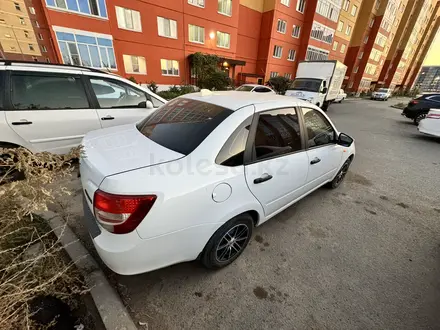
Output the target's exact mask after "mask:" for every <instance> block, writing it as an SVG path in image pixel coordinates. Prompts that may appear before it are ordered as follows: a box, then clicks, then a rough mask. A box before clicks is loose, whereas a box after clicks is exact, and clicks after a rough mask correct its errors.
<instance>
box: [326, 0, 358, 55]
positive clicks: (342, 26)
mask: <svg viewBox="0 0 440 330" xmlns="http://www.w3.org/2000/svg"><path fill="white" fill-rule="evenodd" d="M361 6H362V0H344V2H343V5H342V9H341V12H340V15H339V19H338V25H337V28H336V32H335V38H334V41H333V46H332V53H331V56H330V59H334V60H338V61H340V62H343V63H344V62H345V57H346V55H347V51H348V47H349V45H350V41H351V38H352V36H353V33H354V28H355V26H356V21H357V18H358V16H359V13H360V9H361Z"/></svg>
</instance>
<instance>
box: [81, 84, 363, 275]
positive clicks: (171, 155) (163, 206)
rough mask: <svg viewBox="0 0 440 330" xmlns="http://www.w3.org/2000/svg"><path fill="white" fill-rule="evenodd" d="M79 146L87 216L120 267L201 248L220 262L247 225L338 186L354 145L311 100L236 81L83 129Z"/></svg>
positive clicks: (237, 250) (145, 267) (232, 254)
mask: <svg viewBox="0 0 440 330" xmlns="http://www.w3.org/2000/svg"><path fill="white" fill-rule="evenodd" d="M83 145H84V147H85V158H83V159H81V166H80V170H81V181H82V186H83V189H84V194H85V197H84V203H85V205H84V218H85V221H86V224H87V227H88V228H89V231H90V234H91V237H92V239H93V243H94V245H95V247H96V250H97V251H98V253H99V255H100V256H101V258H102V260H103V261H104V263H105V264H107V266H108V267H110V268H111V269H112V270H113V271H115V272H116V273H119V274H137V273H142V272H148V271H152V270H155V269H158V268H162V267H165V266H168V265H172V264H175V263H179V262H183V261H190V260H194V259H197V258H200V260H201V262H202V263H203V264H204V265H205V266H206V267H209V268H220V267H223V266H226V265H228V264H229V263H231V262H232V261H234V260H235V259H236V258H237V257H238V256H239V255H240V254H241V253H242V252H243V249H244V248H245V247H246V246H247V244H248V242H249V240H250V238H251V235H252V231H253V228H254V226H259V225H261V224H262V223H264V222H265V221H267V220H269V219H270V218H272V217H273V216H275V215H276V214H277V213H279V212H281V211H282V210H284V209H286V208H287V207H289V206H290V205H292V204H293V203H295V202H296V201H298V200H300V199H301V198H303V197H304V196H306V195H308V194H309V193H311V192H312V191H314V190H315V189H318V188H319V187H321V186H322V185H325V184H329V185H330V186H331V187H333V188H336V187H338V186H339V185H340V183H341V182H342V180H343V179H344V176H345V174H346V173H347V171H348V168H349V166H350V163H351V162H352V160H353V158H354V155H355V146H354V143H353V139H352V138H350V137H349V136H348V135H346V134H343V133H339V132H338V131H337V129H336V128H335V126H334V125H333V123H332V122H331V121H330V119H329V118H328V117H327V116H326V115H325V114H324V113H323V112H322V111H321V110H320V109H319V108H318V107H317V106H315V105H312V104H310V103H308V102H305V101H301V100H298V99H295V98H290V97H284V96H280V95H273V94H269V95H268V94H266V95H261V94H253V93H240V92H235V91H231V92H209V91H206V90H202V92H200V93H193V94H187V95H185V96H182V97H179V98H177V99H174V100H172V101H170V102H168V103H167V104H166V105H164V106H163V107H161V108H160V109H158V110H157V111H156V112H155V113H154V114H152V115H150V116H149V117H147V118H146V119H145V120H143V121H141V122H139V123H138V124H131V125H124V126H118V127H113V128H109V129H106V130H98V131H94V132H90V133H88V134H87V135H86V137H85V138H84V140H83Z"/></svg>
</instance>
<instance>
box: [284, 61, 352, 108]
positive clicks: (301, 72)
mask: <svg viewBox="0 0 440 330" xmlns="http://www.w3.org/2000/svg"><path fill="white" fill-rule="evenodd" d="M346 71H347V66H345V65H344V64H343V63H341V62H339V61H302V62H300V63H299V64H298V70H296V77H295V80H294V81H293V82H292V84H291V85H290V86H289V88H288V89H287V91H286V95H287V96H294V97H297V98H299V99H302V100H306V101H309V102H310V103H313V104H316V105H317V106H318V107H321V109H322V110H324V111H327V108H328V106H329V105H330V104H331V103H332V102H333V101H334V100H335V99H336V96H337V95H338V93H339V90H340V89H341V86H342V82H343V81H344V77H345V72H346Z"/></svg>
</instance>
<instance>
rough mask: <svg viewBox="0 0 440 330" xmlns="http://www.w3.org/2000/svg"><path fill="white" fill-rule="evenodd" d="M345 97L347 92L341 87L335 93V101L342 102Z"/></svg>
mask: <svg viewBox="0 0 440 330" xmlns="http://www.w3.org/2000/svg"><path fill="white" fill-rule="evenodd" d="M346 98H347V93H345V92H344V90H343V89H340V90H339V93H338V95H336V98H335V102H338V103H342V101H344V100H345V99H346Z"/></svg>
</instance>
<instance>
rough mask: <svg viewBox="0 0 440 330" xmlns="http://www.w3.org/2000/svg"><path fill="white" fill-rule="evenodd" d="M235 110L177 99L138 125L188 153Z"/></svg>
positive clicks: (166, 144)
mask: <svg viewBox="0 0 440 330" xmlns="http://www.w3.org/2000/svg"><path fill="white" fill-rule="evenodd" d="M232 112H233V111H232V110H230V109H227V108H223V107H220V106H218V105H215V104H211V103H206V102H202V101H198V100H192V99H186V98H178V99H175V100H172V101H170V102H168V103H166V104H165V105H163V106H162V107H161V108H160V109H158V110H157V111H155V112H154V113H152V114H151V115H150V116H148V117H147V118H145V119H144V120H143V121H141V122H140V123H138V124H137V128H138V130H139V132H141V133H142V134H143V135H144V136H146V137H148V138H149V139H151V140H153V141H154V142H156V143H158V144H160V145H161V146H163V147H165V148H168V149H171V150H174V151H176V152H179V153H181V154H184V155H188V154H190V153H191V152H192V151H193V150H194V149H195V148H197V147H198V146H199V144H200V143H202V141H203V140H204V139H205V138H206V137H207V136H208V135H209V134H210V133H211V132H212V131H213V130H214V129H215V128H216V127H217V126H218V125H220V123H221V122H222V121H223V120H225V119H226V118H227V117H228V116H229V115H230V114H231V113H232Z"/></svg>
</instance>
